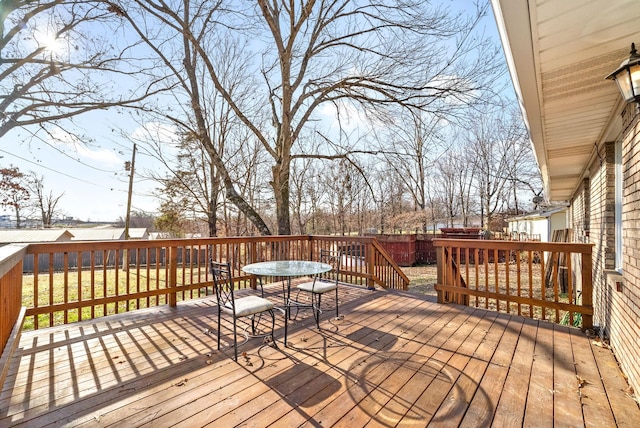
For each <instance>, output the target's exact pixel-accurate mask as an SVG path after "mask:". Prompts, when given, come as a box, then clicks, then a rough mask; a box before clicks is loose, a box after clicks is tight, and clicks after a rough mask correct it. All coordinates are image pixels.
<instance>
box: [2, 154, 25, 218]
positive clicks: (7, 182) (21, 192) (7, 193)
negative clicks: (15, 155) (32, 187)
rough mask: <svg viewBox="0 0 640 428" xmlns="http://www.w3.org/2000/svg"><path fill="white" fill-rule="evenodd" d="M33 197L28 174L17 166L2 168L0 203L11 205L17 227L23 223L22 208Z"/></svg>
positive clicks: (5, 205)
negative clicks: (29, 188) (29, 187)
mask: <svg viewBox="0 0 640 428" xmlns="http://www.w3.org/2000/svg"><path fill="white" fill-rule="evenodd" d="M30 197H31V195H30V193H29V190H28V183H27V176H26V175H25V174H24V173H22V172H21V171H20V170H19V169H18V168H17V167H15V166H10V167H9V168H0V205H2V206H3V207H11V208H12V209H13V211H14V213H15V215H16V227H17V228H18V229H20V226H21V225H22V210H23V209H24V208H25V207H26V206H27V204H28V203H29V198H30Z"/></svg>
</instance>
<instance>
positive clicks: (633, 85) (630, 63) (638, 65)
mask: <svg viewBox="0 0 640 428" xmlns="http://www.w3.org/2000/svg"><path fill="white" fill-rule="evenodd" d="M630 54H631V55H630V56H629V59H625V60H624V61H622V64H620V67H618V69H617V70H616V71H614V72H613V73H611V74H610V75H608V76H607V77H606V78H607V79H611V80H615V81H616V83H617V84H618V89H620V93H621V94H622V98H624V100H625V101H626V102H628V103H632V102H636V103H637V104H638V105H639V106H640V55H638V51H637V50H636V44H635V43H631V52H630Z"/></svg>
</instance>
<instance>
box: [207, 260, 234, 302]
mask: <svg viewBox="0 0 640 428" xmlns="http://www.w3.org/2000/svg"><path fill="white" fill-rule="evenodd" d="M209 263H210V266H211V275H213V288H214V289H215V290H216V299H217V301H218V306H219V307H222V308H225V309H226V310H228V309H229V308H231V309H232V310H233V313H234V314H235V313H236V307H235V305H236V304H235V300H234V298H233V277H232V276H231V263H220V262H214V261H213V260H211V261H210V262H209Z"/></svg>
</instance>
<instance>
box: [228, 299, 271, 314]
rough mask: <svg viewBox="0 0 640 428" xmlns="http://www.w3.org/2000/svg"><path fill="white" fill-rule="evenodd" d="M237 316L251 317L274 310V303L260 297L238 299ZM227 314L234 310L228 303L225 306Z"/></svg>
mask: <svg viewBox="0 0 640 428" xmlns="http://www.w3.org/2000/svg"><path fill="white" fill-rule="evenodd" d="M235 302H236V316H237V317H246V316H249V315H253V314H257V313H260V312H264V311H268V310H269V309H273V306H274V305H273V302H271V301H270V300H267V299H263V298H262V297H258V296H247V297H241V298H240V299H236V300H235ZM225 309H226V312H229V313H231V312H232V310H233V308H232V307H231V302H227V304H226V305H225Z"/></svg>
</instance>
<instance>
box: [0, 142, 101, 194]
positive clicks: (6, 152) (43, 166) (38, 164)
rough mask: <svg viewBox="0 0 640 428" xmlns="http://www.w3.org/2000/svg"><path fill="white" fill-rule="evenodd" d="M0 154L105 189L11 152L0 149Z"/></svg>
mask: <svg viewBox="0 0 640 428" xmlns="http://www.w3.org/2000/svg"><path fill="white" fill-rule="evenodd" d="M0 152H2V153H5V154H8V155H9V156H13V157H16V158H18V159H20V160H23V161H25V162H28V163H30V164H33V165H36V166H39V167H40V168H44V169H47V170H49V171H52V172H55V173H56V174H60V175H64V176H65V177H69V178H72V179H74V180H77V181H81V182H83V183H86V184H91V185H92V186H96V187H102V188H105V189H106V187H105V186H104V185H102V184H97V183H93V182H91V181H88V180H84V179H82V178H78V177H74V176H73V175H69V174H67V173H65V172H62V171H57V170H55V169H53V168H49V167H48V166H45V165H42V164H40V163H38V162H34V161H32V160H29V159H27V158H23V157H22V156H18V155H16V154H15V153H11V152H8V151H6V150H3V149H0Z"/></svg>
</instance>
